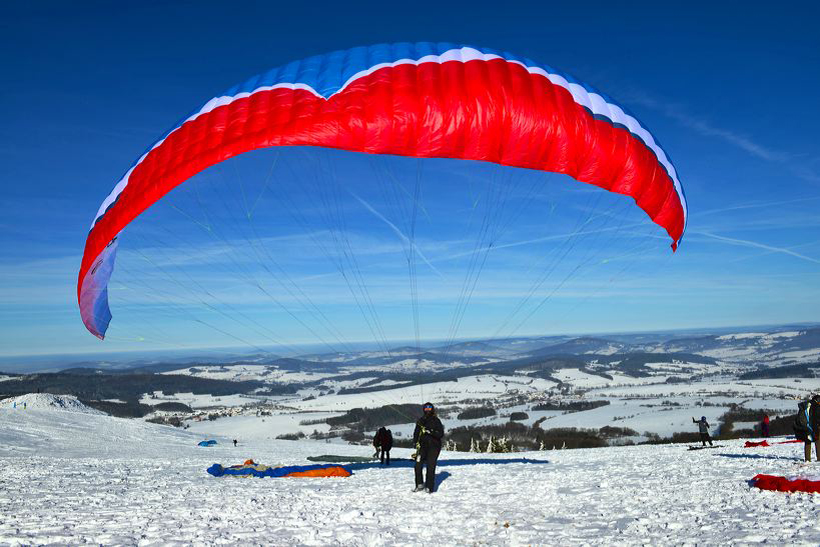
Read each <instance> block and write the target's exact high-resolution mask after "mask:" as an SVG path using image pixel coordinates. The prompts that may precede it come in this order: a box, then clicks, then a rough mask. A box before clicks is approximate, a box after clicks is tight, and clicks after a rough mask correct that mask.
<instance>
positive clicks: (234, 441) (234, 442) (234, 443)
mask: <svg viewBox="0 0 820 547" xmlns="http://www.w3.org/2000/svg"><path fill="white" fill-rule="evenodd" d="M233 445H234V447H235V446H236V439H234V440H233Z"/></svg>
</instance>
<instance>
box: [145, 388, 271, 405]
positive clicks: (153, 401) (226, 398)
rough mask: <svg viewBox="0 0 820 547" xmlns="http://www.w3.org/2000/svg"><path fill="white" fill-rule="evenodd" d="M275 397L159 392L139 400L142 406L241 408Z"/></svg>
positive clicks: (148, 394) (147, 394)
mask: <svg viewBox="0 0 820 547" xmlns="http://www.w3.org/2000/svg"><path fill="white" fill-rule="evenodd" d="M275 399H277V397H259V398H256V397H250V396H248V395H241V394H236V395H218V396H214V395H209V394H194V393H190V392H189V393H174V394H172V395H164V394H163V393H162V392H161V391H155V392H154V393H146V394H145V395H143V396H142V397H141V398H140V403H142V404H144V405H158V404H160V403H183V404H186V405H188V406H189V407H191V408H216V407H226V406H242V405H246V404H254V403H258V402H260V401H263V400H275Z"/></svg>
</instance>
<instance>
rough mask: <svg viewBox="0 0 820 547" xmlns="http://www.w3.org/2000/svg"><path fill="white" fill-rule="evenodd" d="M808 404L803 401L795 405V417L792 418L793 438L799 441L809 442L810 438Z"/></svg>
mask: <svg viewBox="0 0 820 547" xmlns="http://www.w3.org/2000/svg"><path fill="white" fill-rule="evenodd" d="M809 404H810V403H809V402H808V401H803V402H801V403H798V405H797V415H796V416H795V417H794V436H795V437H797V438H798V439H800V440H801V441H809V440H810V438H811V437H812V435H811V430H810V429H809V428H810V427H811V424H810V421H811V414H810V412H809Z"/></svg>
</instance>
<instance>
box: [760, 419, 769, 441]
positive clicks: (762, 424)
mask: <svg viewBox="0 0 820 547" xmlns="http://www.w3.org/2000/svg"><path fill="white" fill-rule="evenodd" d="M760 431H761V433H763V436H764V437H768V436H769V415H768V414H764V415H763V421H761V422H760Z"/></svg>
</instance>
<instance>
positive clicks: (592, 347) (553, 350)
mask: <svg viewBox="0 0 820 547" xmlns="http://www.w3.org/2000/svg"><path fill="white" fill-rule="evenodd" d="M625 347H626V344H623V343H621V342H614V341H612V340H606V339H604V338H591V337H581V338H573V339H572V340H567V341H566V342H562V343H560V344H555V345H552V346H547V347H544V348H540V349H537V350H535V351H529V352H528V353H529V355H531V356H533V357H537V356H544V355H562V354H570V355H578V354H585V353H603V354H611V353H616V352H622V351H623V350H624V348H625Z"/></svg>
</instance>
